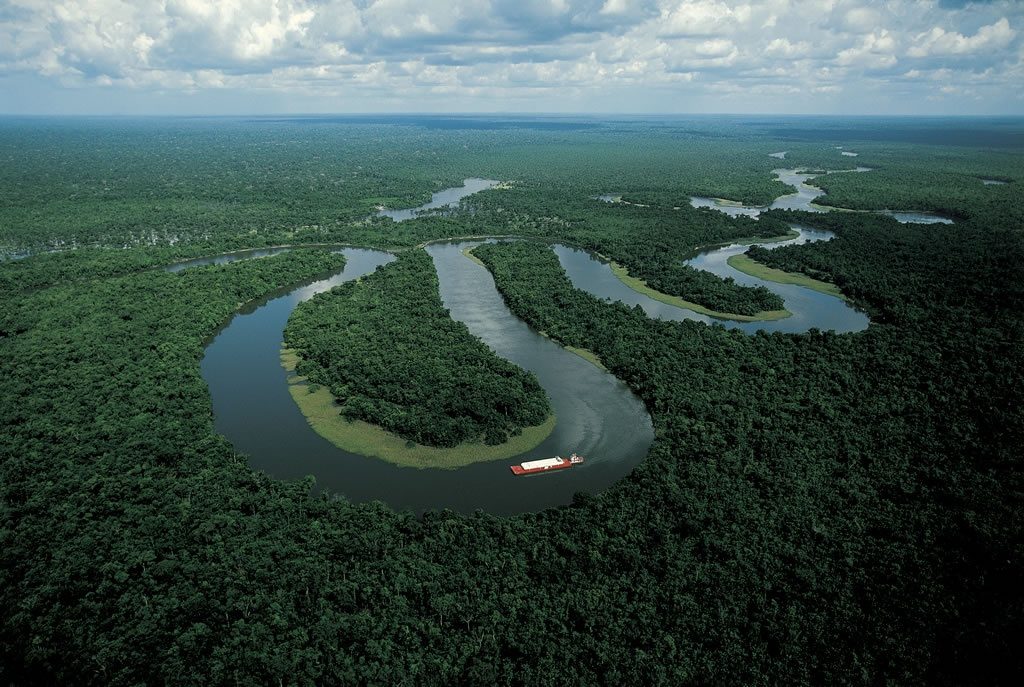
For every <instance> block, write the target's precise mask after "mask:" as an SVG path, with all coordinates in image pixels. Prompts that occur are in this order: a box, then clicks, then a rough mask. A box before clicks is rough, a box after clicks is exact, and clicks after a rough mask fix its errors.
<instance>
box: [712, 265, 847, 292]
mask: <svg viewBox="0 0 1024 687" xmlns="http://www.w3.org/2000/svg"><path fill="white" fill-rule="evenodd" d="M726 262H728V263H729V266H730V267H732V268H734V269H737V270H739V271H740V272H743V273H744V274H749V275H750V276H752V277H757V278H758V279H764V280H766V281H773V282H776V283H779V284H796V285H797V286H803V287H804V288H807V289H813V290H814V291H820V292H821V293H827V294H828V295H830V296H837V297H838V298H843V292H842V291H840V290H839V289H838V288H837V287H836V285H835V284H829V283H828V282H824V281H819V280H817V279H812V278H811V277H808V276H807V275H806V274H794V273H792V272H784V271H783V270H777V269H773V268H771V267H767V266H765V265H762V264H761V263H759V262H757V261H756V260H754V259H752V258H751V257H750V256H748V255H732V256H730V257H729V259H728V260H726Z"/></svg>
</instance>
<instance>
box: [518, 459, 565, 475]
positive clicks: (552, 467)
mask: <svg viewBox="0 0 1024 687" xmlns="http://www.w3.org/2000/svg"><path fill="white" fill-rule="evenodd" d="M572 466H573V463H570V462H569V461H566V462H564V463H562V464H561V465H550V466H548V467H543V468H533V469H532V470H526V469H524V468H523V466H522V465H513V466H512V468H511V469H512V474H513V475H536V474H537V473H538V472H551V471H553V470H564V469H566V468H571V467H572Z"/></svg>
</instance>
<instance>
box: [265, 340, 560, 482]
mask: <svg viewBox="0 0 1024 687" xmlns="http://www.w3.org/2000/svg"><path fill="white" fill-rule="evenodd" d="M298 360H299V357H298V355H297V354H296V353H295V351H292V350H289V349H282V351H281V364H282V365H283V366H284V368H285V369H286V370H287V371H288V372H289V373H290V374H289V375H288V392H289V393H290V394H291V396H292V398H293V399H294V400H295V403H296V405H298V406H299V410H301V411H302V414H303V415H304V416H305V417H306V421H307V422H309V425H310V426H311V427H312V428H313V431H315V432H316V433H317V434H319V435H320V436H322V437H323V438H324V439H327V441H329V442H331V443H332V444H334V445H335V446H337V447H338V448H340V449H342V450H344V451H348V452H350V453H358V454H360V455H363V456H371V457H373V458H380V459H381V460H384V461H387V462H389V463H393V464H395V465H401V466H403V467H414V468H440V469H446V470H452V469H455V468H460V467H464V466H466V465H471V464H473V463H481V462H484V461H490V460H501V459H504V458H511V457H512V456H517V455H519V454H521V453H526V452H527V451H529V450H531V449H534V448H536V447H537V446H538V445H539V444H540V443H541V442H542V441H544V439H546V438H547V437H548V435H549V434H551V432H552V431H553V430H554V429H555V415H554V413H552V414H551V415H549V416H548V418H547V420H545V421H544V422H543V423H542V424H540V425H537V426H535V427H526V428H524V429H523V433H522V434H520V435H519V436H517V437H512V438H511V439H509V440H508V441H506V442H505V443H503V444H498V445H497V446H488V445H486V444H482V443H481V444H460V445H459V446H455V447H453V448H436V447H433V446H422V445H419V444H413V443H412V442H409V441H407V440H405V439H403V438H402V437H399V436H397V435H395V434H392V433H390V432H387V431H385V430H384V429H382V428H380V427H379V426H377V425H371V424H370V423H368V422H363V421H361V420H355V421H350V420H347V419H345V418H343V417H342V416H341V415H339V414H338V407H337V405H336V404H335V402H334V396H333V395H332V394H331V392H330V390H329V389H327V388H326V387H319V388H315V390H314V387H311V386H310V385H308V384H306V380H305V378H304V377H300V376H299V375H296V374H294V372H295V367H296V365H297V364H298Z"/></svg>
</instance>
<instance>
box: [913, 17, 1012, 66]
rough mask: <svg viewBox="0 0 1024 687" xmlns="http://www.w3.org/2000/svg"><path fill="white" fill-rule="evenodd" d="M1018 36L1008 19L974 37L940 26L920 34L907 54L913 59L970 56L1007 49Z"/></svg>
mask: <svg viewBox="0 0 1024 687" xmlns="http://www.w3.org/2000/svg"><path fill="white" fill-rule="evenodd" d="M1016 36H1017V32H1016V31H1014V30H1013V29H1012V28H1010V22H1009V21H1007V19H1006V17H1001V18H1000V19H999V21H997V22H995V23H994V24H990V25H988V26H982V27H981V28H980V29H978V32H977V33H976V34H974V35H973V36H964V35H963V34H960V33H957V32H956V31H946V30H944V29H942V28H940V27H938V26H936V27H933V28H932V30H931V31H928V32H925V33H921V34H918V35H917V37H916V38H915V41H914V45H913V47H911V48H910V49H909V50H908V51H907V54H908V55H909V56H911V57H927V56H929V55H968V54H972V53H978V52H982V51H985V50H992V49H1000V48H1005V47H1006V46H1007V45H1009V44H1010V41H1012V40H1013V39H1014V38H1015V37H1016Z"/></svg>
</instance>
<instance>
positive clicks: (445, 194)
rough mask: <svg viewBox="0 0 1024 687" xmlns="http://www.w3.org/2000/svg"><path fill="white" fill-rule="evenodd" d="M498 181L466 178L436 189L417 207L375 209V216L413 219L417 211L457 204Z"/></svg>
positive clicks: (495, 184) (401, 220) (401, 219)
mask: <svg viewBox="0 0 1024 687" xmlns="http://www.w3.org/2000/svg"><path fill="white" fill-rule="evenodd" d="M500 183H501V182H500V181H495V180H494V179H477V178H472V179H466V180H464V181H463V182H462V186H459V187H456V188H446V189H444V190H443V191H438V192H437V193H435V194H434V195H433V197H432V198H431V199H430V202H429V203H424V204H423V205H420V206H419V207H416V208H408V209H405V210H390V209H388V208H382V209H381V210H378V211H377V216H378V217H390V218H391V219H393V220H394V221H396V222H404V221H405V220H409V219H413V218H414V217H416V215H418V214H419V213H421V212H425V211H427V210H436V209H438V208H445V207H451V206H453V205H457V204H458V203H459V201H460V200H462V199H463V198H465V197H466V196H469V195H472V194H474V193H477V192H478V191H484V190H486V189H489V188H494V187H495V186H497V185H498V184H500Z"/></svg>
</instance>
